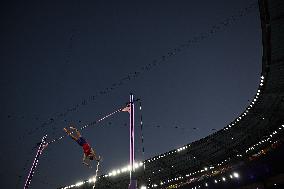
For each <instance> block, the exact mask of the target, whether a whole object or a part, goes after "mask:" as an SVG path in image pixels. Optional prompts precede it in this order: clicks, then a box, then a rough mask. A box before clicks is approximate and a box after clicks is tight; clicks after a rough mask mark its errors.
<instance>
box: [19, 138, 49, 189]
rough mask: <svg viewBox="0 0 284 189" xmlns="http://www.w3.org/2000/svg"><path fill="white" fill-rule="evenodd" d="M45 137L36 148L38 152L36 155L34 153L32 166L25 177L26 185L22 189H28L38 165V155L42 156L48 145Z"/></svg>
mask: <svg viewBox="0 0 284 189" xmlns="http://www.w3.org/2000/svg"><path fill="white" fill-rule="evenodd" d="M46 137H47V136H46V135H45V136H44V137H42V139H41V142H40V144H39V147H38V150H37V153H36V156H35V159H34V162H33V165H32V167H31V170H30V172H29V175H28V177H27V180H26V183H25V186H24V189H28V188H29V186H30V184H31V181H32V178H33V175H34V172H35V169H36V167H37V164H38V161H39V158H40V155H41V154H42V152H43V150H44V148H45V147H46V146H47V145H48V144H47V143H46Z"/></svg>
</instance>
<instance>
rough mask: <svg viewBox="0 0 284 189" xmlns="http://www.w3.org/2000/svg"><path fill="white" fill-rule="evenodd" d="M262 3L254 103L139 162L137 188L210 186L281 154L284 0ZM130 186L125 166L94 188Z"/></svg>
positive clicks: (86, 184) (85, 184)
mask: <svg viewBox="0 0 284 189" xmlns="http://www.w3.org/2000/svg"><path fill="white" fill-rule="evenodd" d="M258 4H259V11H260V18H261V28H262V43H263V58H262V73H261V76H260V78H259V88H258V89H257V91H256V94H255V97H254V98H253V99H252V101H251V103H250V105H249V106H248V107H247V108H246V109H245V111H244V112H243V113H242V114H240V116H239V117H237V118H236V119H235V120H234V121H232V122H231V123H230V124H229V125H227V126H226V127H224V128H223V129H222V130H220V131H218V132H216V133H214V134H211V135H209V136H207V137H205V138H203V139H201V140H198V141H195V142H193V143H190V144H187V145H185V146H183V147H181V148H179V149H175V150H172V151H169V152H166V153H164V154H161V155H158V156H155V157H153V158H151V159H148V160H145V161H144V162H143V163H140V164H139V163H138V165H137V167H138V168H137V169H136V173H135V174H136V175H135V176H136V178H137V181H138V187H139V189H140V188H206V187H209V188H210V186H209V182H210V183H216V184H217V183H220V182H225V181H226V180H230V181H231V182H235V181H234V179H235V180H237V179H238V178H239V177H240V176H241V175H240V174H239V173H238V172H237V171H236V170H237V169H239V170H243V171H245V170H247V169H249V168H250V167H252V168H253V166H256V167H257V166H258V165H261V162H262V161H266V160H267V161H270V162H273V158H274V159H275V158H276V159H277V157H278V156H279V154H278V155H271V154H274V153H275V151H277V150H278V151H281V150H282V148H283V147H282V146H283V145H282V143H283V133H284V132H283V131H284V62H283V61H284V1H283V0H259V2H258ZM279 146H280V147H279ZM282 151H283V150H282ZM282 151H281V153H280V152H279V153H280V157H281V154H282V155H283V152H282ZM267 154H269V155H267ZM264 156H265V157H264ZM266 156H267V157H266ZM266 158H267V159H266ZM269 158H270V159H269ZM276 161H277V160H276ZM143 165H144V166H143ZM143 167H145V169H144V168H143ZM225 175H226V176H225ZM273 179H275V182H277V181H279V180H282V181H283V180H284V177H281V174H280V176H279V175H278V177H277V176H275V177H273ZM236 182H237V181H236ZM271 182H272V181H271ZM267 183H268V185H267V186H266V188H269V186H270V185H269V183H270V182H267ZM128 184H129V171H128V169H127V168H124V169H121V170H116V171H114V172H112V173H109V174H107V175H101V176H100V177H99V178H98V180H97V182H96V188H98V189H120V188H121V189H123V188H127V187H128ZM92 186H93V180H92V179H88V180H86V181H83V182H81V183H77V184H74V185H70V186H64V187H61V188H80V189H83V188H84V189H85V188H86V189H89V188H92ZM272 186H273V185H272ZM272 186H271V187H272ZM275 186H276V183H275ZM213 188H214V187H213ZM217 188H222V187H221V186H219V187H217ZM225 188H226V187H225ZM229 188H233V187H229Z"/></svg>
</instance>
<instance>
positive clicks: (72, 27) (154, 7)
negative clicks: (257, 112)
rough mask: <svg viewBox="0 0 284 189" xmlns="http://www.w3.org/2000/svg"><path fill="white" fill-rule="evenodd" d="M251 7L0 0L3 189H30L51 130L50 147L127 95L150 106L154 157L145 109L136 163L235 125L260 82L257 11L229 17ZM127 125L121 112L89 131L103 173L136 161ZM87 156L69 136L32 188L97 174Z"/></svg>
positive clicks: (207, 1)
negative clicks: (39, 150) (27, 184)
mask: <svg viewBox="0 0 284 189" xmlns="http://www.w3.org/2000/svg"><path fill="white" fill-rule="evenodd" d="M252 2H255V3H256V1H247V0H239V1H233V0H231V1H225V0H216V1H211V0H199V1H188V0H180V1H165V0H163V1H158V0H156V1H126V0H125V1H73V0H72V1H70V0H69V1H60V2H59V1H44V2H43V1H25V2H24V1H19V2H17V1H10V2H9V3H8V2H6V3H3V2H1V5H0V20H1V22H0V23H1V30H0V32H1V35H0V44H1V46H0V48H1V51H0V54H1V56H0V62H1V65H0V66H1V69H0V72H1V74H0V85H1V93H0V95H1V98H0V100H1V101H0V103H1V114H0V118H1V134H2V136H1V137H0V143H1V149H2V150H1V152H0V162H1V170H0V178H1V184H2V186H1V188H22V187H23V183H24V180H25V177H26V175H27V173H28V171H29V168H30V166H31V164H32V160H33V158H34V155H35V150H32V147H34V145H35V143H36V142H38V141H39V140H40V139H41V137H42V136H43V135H44V134H48V138H49V139H50V140H51V139H53V138H54V137H58V136H61V135H62V134H63V131H62V128H63V127H65V126H68V124H69V123H75V124H77V126H78V127H82V126H83V125H84V124H86V123H89V122H91V121H94V120H97V119H99V118H100V117H101V116H103V115H105V114H107V113H109V112H112V111H114V110H116V109H117V108H119V107H120V106H121V105H123V104H124V103H125V102H127V101H128V98H129V93H130V92H133V93H134V94H135V96H136V97H137V98H141V99H142V102H143V104H142V105H143V111H142V114H143V121H144V138H145V140H144V142H145V143H144V145H145V157H143V156H142V153H141V141H140V137H139V136H140V131H139V129H138V126H139V124H138V123H139V122H138V119H139V118H138V116H140V113H139V111H136V112H137V117H136V119H137V122H136V126H137V127H136V130H137V133H136V134H137V135H136V144H137V145H136V156H137V159H138V160H142V159H144V158H149V157H152V156H155V155H157V154H160V153H163V152H165V151H169V150H172V149H174V148H177V147H180V146H182V145H184V144H187V143H190V142H192V141H195V140H198V139H200V138H202V137H205V136H207V135H209V134H211V133H213V132H215V130H214V129H216V130H218V129H221V128H223V127H224V126H226V124H228V123H230V121H232V120H233V119H234V118H235V117H236V116H238V115H239V114H240V113H241V112H242V111H243V110H244V109H245V107H246V105H247V104H248V103H249V102H248V100H250V99H251V98H252V96H253V95H254V94H255V92H256V89H257V86H258V83H259V80H260V79H259V78H260V71H261V54H262V47H261V29H260V20H259V12H258V10H257V8H254V9H252V10H251V11H250V12H249V13H248V11H245V12H244V13H245V15H244V16H236V17H234V18H233V19H232V17H231V16H233V15H239V11H241V10H244V8H246V7H248V6H249V5H250V4H251V3H252ZM234 19H235V20H234ZM223 21H227V24H225V23H222V22H223ZM213 26H218V27H217V29H216V27H215V30H214V32H210V31H211V29H212V28H213V29H214V27H213ZM202 35H203V36H204V37H203V38H202V37H200V36H202ZM189 40H192V41H193V42H192V41H189ZM163 56H164V57H163ZM149 64H150V65H149ZM147 65H148V68H147V69H145V66H147ZM135 72H137V73H138V72H139V74H136V75H137V77H133V76H134V75H135V74H134V73H135ZM128 75H129V76H130V78H131V79H130V80H125V79H123V78H125V77H127V76H128ZM110 87H113V89H112V90H110V89H109V90H106V88H110ZM103 91H106V93H105V94H101V93H102V92H103ZM91 96H95V97H94V100H93V99H92V100H91V99H90V97H91ZM84 100H86V104H84V103H83V104H84V105H82V102H83V101H84ZM76 104H79V106H78V108H76V110H74V111H68V109H69V108H72V107H74V106H76ZM65 112H67V114H66V115H65V116H62V117H58V116H57V115H59V114H60V113H65ZM128 119H129V118H128V115H127V113H119V114H116V115H115V116H113V117H112V118H110V119H108V120H106V121H104V122H102V123H100V124H98V125H97V126H95V127H89V128H87V129H85V130H83V131H82V133H83V135H84V136H85V137H86V138H87V140H88V141H89V142H90V143H91V144H92V145H93V146H94V147H95V149H96V150H97V152H98V153H99V154H101V155H102V156H103V159H104V161H103V163H102V168H101V173H108V172H109V171H111V170H112V169H115V168H121V167H123V166H124V165H126V164H127V163H128V154H129V152H128V150H129V144H128V142H129V136H128V126H125V124H127V125H128ZM45 123H47V124H45ZM193 128H196V129H193ZM81 158H82V150H81V149H80V147H79V146H78V145H77V144H75V143H74V142H73V141H71V139H69V138H67V139H63V140H61V141H59V142H56V143H53V144H52V145H50V146H49V147H48V148H47V150H46V151H45V153H44V154H43V156H42V159H41V161H40V164H39V167H38V169H37V171H36V174H35V177H34V180H33V182H32V185H31V188H41V189H46V188H56V186H61V185H65V184H72V183H76V182H77V181H78V180H80V179H85V178H89V177H90V176H92V175H93V174H94V171H95V170H94V169H87V168H85V167H84V166H83V165H82V164H81ZM19 176H23V177H22V178H21V177H19Z"/></svg>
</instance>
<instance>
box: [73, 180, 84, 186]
mask: <svg viewBox="0 0 284 189" xmlns="http://www.w3.org/2000/svg"><path fill="white" fill-rule="evenodd" d="M83 184H84V182H83V181H81V182H77V183H76V184H75V186H76V187H78V186H81V185H83Z"/></svg>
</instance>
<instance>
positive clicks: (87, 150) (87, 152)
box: [63, 127, 100, 168]
mask: <svg viewBox="0 0 284 189" xmlns="http://www.w3.org/2000/svg"><path fill="white" fill-rule="evenodd" d="M69 128H70V129H69V130H68V129H67V128H64V129H63V130H64V131H65V132H66V133H67V134H68V135H69V136H70V137H71V138H72V139H73V140H75V141H76V142H77V143H78V144H79V145H80V146H82V148H83V151H84V155H83V164H85V165H87V166H88V167H90V168H91V165H90V161H91V160H96V161H100V156H97V155H96V153H95V151H94V149H93V148H91V146H90V144H89V143H88V142H87V141H86V139H85V138H83V137H82V135H81V133H80V132H79V131H78V129H76V128H75V127H69ZM74 131H75V133H76V135H77V136H75V135H73V132H74Z"/></svg>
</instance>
